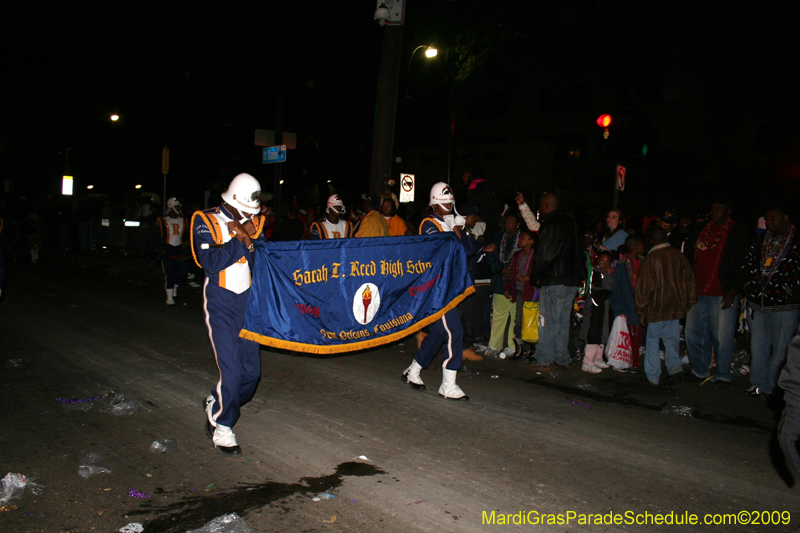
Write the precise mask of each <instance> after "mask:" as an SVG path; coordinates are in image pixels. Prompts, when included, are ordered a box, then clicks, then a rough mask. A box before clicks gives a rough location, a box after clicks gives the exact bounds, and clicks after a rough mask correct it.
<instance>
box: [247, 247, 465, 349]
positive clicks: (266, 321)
mask: <svg viewBox="0 0 800 533" xmlns="http://www.w3.org/2000/svg"><path fill="white" fill-rule="evenodd" d="M252 273H253V285H252V287H251V289H250V298H249V300H248V303H247V315H246V318H245V325H244V328H243V329H242V331H241V332H240V334H239V335H240V336H241V337H243V338H245V339H250V340H252V341H256V342H258V343H261V344H264V345H266V346H272V347H275V348H283V349H287V350H293V351H298V352H309V353H320V354H325V353H341V352H350V351H354V350H362V349H364V348H370V347H373V346H379V345H381V344H386V343H389V342H392V341H395V340H398V339H401V338H403V337H405V336H407V335H410V334H412V333H414V332H416V331H418V330H420V329H422V328H423V327H425V326H427V325H428V324H430V323H432V322H435V321H436V320H439V319H440V318H441V317H442V315H444V313H446V312H447V311H449V310H450V309H452V308H454V307H455V306H457V305H458V304H459V303H460V302H461V301H462V300H463V299H464V298H466V297H467V296H469V295H470V294H472V293H473V292H474V291H475V289H474V288H473V287H472V281H471V280H470V277H469V274H468V273H467V258H466V254H465V253H464V249H463V247H462V246H461V243H459V241H458V237H456V236H455V235H454V234H453V233H449V232H448V233H438V234H435V235H419V236H412V237H378V238H368V239H329V240H320V241H287V242H256V253H255V260H254V264H253V265H252Z"/></svg>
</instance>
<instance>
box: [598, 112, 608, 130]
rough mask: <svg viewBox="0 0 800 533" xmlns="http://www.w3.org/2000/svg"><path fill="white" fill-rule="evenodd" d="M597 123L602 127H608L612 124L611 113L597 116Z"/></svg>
mask: <svg viewBox="0 0 800 533" xmlns="http://www.w3.org/2000/svg"><path fill="white" fill-rule="evenodd" d="M597 125H598V126H600V127H601V128H607V127H609V126H610V125H611V115H600V116H599V117H597Z"/></svg>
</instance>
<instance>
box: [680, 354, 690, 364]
mask: <svg viewBox="0 0 800 533" xmlns="http://www.w3.org/2000/svg"><path fill="white" fill-rule="evenodd" d="M681 364H683V365H688V364H691V363H689V356H688V355H684V356H683V357H681Z"/></svg>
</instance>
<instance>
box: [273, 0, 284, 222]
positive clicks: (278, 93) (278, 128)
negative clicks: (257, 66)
mask: <svg viewBox="0 0 800 533" xmlns="http://www.w3.org/2000/svg"><path fill="white" fill-rule="evenodd" d="M277 18H278V28H277V31H276V34H277V43H276V46H275V48H276V52H277V53H276V56H277V64H276V67H277V75H278V76H277V77H278V83H277V87H275V141H274V142H275V144H276V145H277V146H280V145H282V144H283V88H284V84H285V74H284V70H285V68H284V58H283V56H284V54H285V52H286V46H285V37H286V36H285V35H284V27H285V26H286V24H285V22H286V8H285V5H284V0H279V1H278V17H277ZM273 167H275V168H274V170H275V179H274V189H273V190H274V191H275V193H274V197H273V202H272V203H273V204H274V208H275V216H276V217H278V218H280V216H281V207H282V203H281V202H282V200H281V181H283V175H282V174H281V169H282V168H283V165H282V164H280V163H279V164H277V165H273Z"/></svg>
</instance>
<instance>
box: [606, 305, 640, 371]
mask: <svg viewBox="0 0 800 533" xmlns="http://www.w3.org/2000/svg"><path fill="white" fill-rule="evenodd" d="M606 359H608V364H609V365H611V366H613V367H614V368H617V369H619V370H625V369H626V368H630V367H631V365H632V364H633V353H632V352H631V335H630V333H628V319H627V318H625V315H619V316H618V317H617V318H615V319H614V325H613V326H612V327H611V334H610V335H609V336H608V343H607V344H606Z"/></svg>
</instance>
